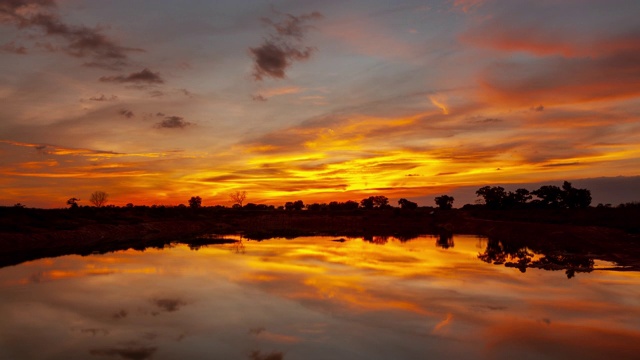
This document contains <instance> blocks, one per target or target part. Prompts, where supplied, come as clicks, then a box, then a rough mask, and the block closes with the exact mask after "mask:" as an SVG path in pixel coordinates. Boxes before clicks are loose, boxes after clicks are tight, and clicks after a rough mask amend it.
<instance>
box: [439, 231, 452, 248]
mask: <svg viewBox="0 0 640 360" xmlns="http://www.w3.org/2000/svg"><path fill="white" fill-rule="evenodd" d="M454 246H455V244H454V242H453V234H451V233H441V234H440V235H439V236H438V239H436V247H439V248H442V249H448V248H452V247H454Z"/></svg>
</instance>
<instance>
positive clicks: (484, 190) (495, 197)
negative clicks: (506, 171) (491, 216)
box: [476, 186, 507, 209]
mask: <svg viewBox="0 0 640 360" xmlns="http://www.w3.org/2000/svg"><path fill="white" fill-rule="evenodd" d="M476 195H477V196H482V197H483V198H484V203H485V205H486V206H487V207H488V208H489V209H500V208H502V206H503V204H504V199H505V197H506V196H507V193H506V192H505V191H504V188H503V187H501V186H484V187H481V188H480V189H478V190H477V191H476Z"/></svg>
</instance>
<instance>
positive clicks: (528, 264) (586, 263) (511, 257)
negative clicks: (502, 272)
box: [478, 238, 594, 279]
mask: <svg viewBox="0 0 640 360" xmlns="http://www.w3.org/2000/svg"><path fill="white" fill-rule="evenodd" d="M508 244H509V242H502V241H499V240H496V239H491V238H490V239H489V240H488V242H487V247H486V248H485V251H484V252H483V253H481V254H478V259H480V260H482V261H484V262H486V263H489V264H494V265H503V264H504V265H505V266H506V267H512V268H516V269H518V270H520V272H523V273H524V272H526V271H527V268H534V269H543V270H565V273H566V274H567V278H569V279H571V278H573V277H574V276H575V274H576V273H578V272H591V271H593V267H594V260H593V258H592V257H590V256H587V255H582V254H566V253H558V252H553V251H551V250H542V251H539V252H538V251H537V252H536V253H534V252H533V251H532V250H530V249H529V248H528V247H526V246H523V245H521V244H518V245H508ZM536 254H538V256H539V258H536V259H535V260H534V257H535V256H536Z"/></svg>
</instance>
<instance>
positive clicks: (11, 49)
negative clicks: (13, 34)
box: [0, 41, 27, 55]
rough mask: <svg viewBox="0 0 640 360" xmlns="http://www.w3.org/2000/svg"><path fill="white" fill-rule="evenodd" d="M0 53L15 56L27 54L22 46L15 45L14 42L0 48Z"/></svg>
mask: <svg viewBox="0 0 640 360" xmlns="http://www.w3.org/2000/svg"><path fill="white" fill-rule="evenodd" d="M0 51H2V52H6V53H11V54H17V55H26V54H27V48H26V47H24V46H22V45H16V43H15V42H14V41H12V42H10V43H6V44H4V45H2V46H0Z"/></svg>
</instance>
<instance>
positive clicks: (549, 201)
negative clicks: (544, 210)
mask: <svg viewBox="0 0 640 360" xmlns="http://www.w3.org/2000/svg"><path fill="white" fill-rule="evenodd" d="M531 193H532V194H533V195H535V196H537V197H538V198H540V202H541V204H542V205H543V206H544V207H551V208H558V207H561V206H562V205H564V203H563V196H564V194H563V191H562V189H560V188H559V187H557V186H555V185H544V186H541V187H540V189H538V190H534V191H532V192H531Z"/></svg>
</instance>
